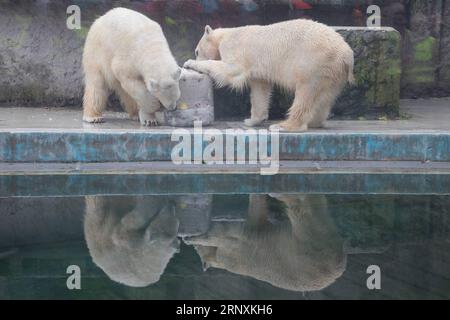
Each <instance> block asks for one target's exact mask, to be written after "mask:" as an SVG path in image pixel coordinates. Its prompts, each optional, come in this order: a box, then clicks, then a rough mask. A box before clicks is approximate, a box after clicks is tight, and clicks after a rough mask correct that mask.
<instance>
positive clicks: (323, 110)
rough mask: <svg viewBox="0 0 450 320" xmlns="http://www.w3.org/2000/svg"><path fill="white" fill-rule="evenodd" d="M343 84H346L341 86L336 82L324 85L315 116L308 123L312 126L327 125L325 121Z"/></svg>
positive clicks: (321, 126)
mask: <svg viewBox="0 0 450 320" xmlns="http://www.w3.org/2000/svg"><path fill="white" fill-rule="evenodd" d="M343 86H344V85H341V86H339V85H337V84H336V83H333V84H331V85H328V86H326V85H325V86H324V87H323V90H321V93H320V96H319V98H318V101H317V106H316V107H315V111H314V116H313V118H312V120H311V122H310V123H309V124H308V126H309V127H310V128H323V127H325V121H326V120H327V119H328V116H329V115H330V111H331V108H332V107H333V105H334V103H335V101H336V99H337V97H338V96H339V94H340V92H341V91H342V88H343Z"/></svg>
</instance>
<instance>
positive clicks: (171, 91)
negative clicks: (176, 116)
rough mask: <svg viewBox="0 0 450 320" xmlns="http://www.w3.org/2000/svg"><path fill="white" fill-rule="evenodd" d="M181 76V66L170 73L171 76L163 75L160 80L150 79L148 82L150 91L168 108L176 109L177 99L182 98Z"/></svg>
mask: <svg viewBox="0 0 450 320" xmlns="http://www.w3.org/2000/svg"><path fill="white" fill-rule="evenodd" d="M180 76H181V68H179V67H177V69H176V70H175V71H174V72H172V73H171V74H169V76H166V77H162V78H161V79H159V80H156V79H153V78H151V79H149V80H148V81H147V83H146V85H147V89H148V91H150V93H151V94H152V95H153V96H154V97H156V98H157V99H158V100H159V101H160V102H161V104H162V105H163V106H164V108H166V109H167V110H175V108H176V107H177V101H178V100H179V99H180V96H181V92H180V85H179V81H180Z"/></svg>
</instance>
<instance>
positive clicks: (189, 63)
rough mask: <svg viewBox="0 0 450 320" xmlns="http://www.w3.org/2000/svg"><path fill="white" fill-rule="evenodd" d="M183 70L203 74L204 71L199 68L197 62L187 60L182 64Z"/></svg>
mask: <svg viewBox="0 0 450 320" xmlns="http://www.w3.org/2000/svg"><path fill="white" fill-rule="evenodd" d="M183 68H185V69H190V70H194V71H197V72H199V73H205V70H203V69H201V68H200V67H199V64H198V61H196V60H192V59H189V60H188V61H186V62H185V63H184V64H183Z"/></svg>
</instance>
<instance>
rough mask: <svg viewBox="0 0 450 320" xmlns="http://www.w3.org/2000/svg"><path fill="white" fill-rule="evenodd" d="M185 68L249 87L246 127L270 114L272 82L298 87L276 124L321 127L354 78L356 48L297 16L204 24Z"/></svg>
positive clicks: (223, 82)
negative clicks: (213, 25)
mask: <svg viewBox="0 0 450 320" xmlns="http://www.w3.org/2000/svg"><path fill="white" fill-rule="evenodd" d="M195 53H196V56H197V59H196V60H188V61H186V62H185V64H184V67H185V68H189V69H193V70H196V71H199V72H202V73H206V74H208V75H210V76H211V77H212V78H213V79H214V80H215V82H216V84H217V85H218V86H225V85H226V86H231V87H232V88H235V89H242V88H243V87H245V86H248V87H249V88H250V90H251V93H250V98H251V99H250V100H251V117H250V119H246V120H245V124H246V125H247V126H256V125H259V124H260V123H262V122H263V121H264V120H267V118H268V114H269V113H268V110H269V103H270V96H271V90H272V85H273V84H275V85H278V86H280V87H282V88H285V89H287V90H290V91H295V98H294V102H293V104H292V106H291V107H290V109H289V117H288V119H287V120H285V121H284V122H282V123H280V124H277V125H273V127H274V128H279V129H281V130H288V131H294V130H298V131H306V130H307V129H308V127H311V128H315V127H323V126H324V122H325V120H326V119H327V117H328V115H329V113H330V110H331V107H332V105H333V103H334V101H335V99H336V98H337V96H338V95H339V94H340V92H341V91H342V89H343V88H344V86H345V84H346V83H347V82H350V83H353V82H354V77H353V60H354V57H353V50H352V49H351V48H350V46H349V45H348V44H347V43H346V42H345V40H344V39H343V38H342V36H341V35H340V34H338V33H337V32H336V31H334V30H333V29H332V28H330V27H328V26H326V25H324V24H321V23H318V22H314V21H310V20H304V19H297V20H291V21H285V22H280V23H275V24H272V25H267V26H257V25H254V26H244V27H238V28H219V29H215V30H213V29H212V28H211V27H210V26H206V27H205V32H204V34H203V37H202V38H201V39H200V41H199V43H198V45H197V48H196V50H195Z"/></svg>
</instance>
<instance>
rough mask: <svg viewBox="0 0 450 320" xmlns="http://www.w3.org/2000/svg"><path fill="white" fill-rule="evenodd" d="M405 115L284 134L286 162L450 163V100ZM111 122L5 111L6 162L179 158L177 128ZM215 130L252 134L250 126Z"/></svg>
mask: <svg viewBox="0 0 450 320" xmlns="http://www.w3.org/2000/svg"><path fill="white" fill-rule="evenodd" d="M402 113H403V118H404V120H397V121H329V122H328V124H327V127H326V128H325V129H320V130H310V131H308V132H306V133H295V132H294V133H282V134H280V160H289V161H450V99H448V98H447V99H432V100H407V101H402ZM106 121H107V122H106V123H104V124H87V123H83V122H82V120H81V111H80V110H73V109H72V110H68V109H33V108H1V109H0V161H2V162H139V161H170V160H171V157H170V154H171V151H172V148H173V146H174V145H176V144H177V143H178V141H171V134H172V132H173V129H174V128H171V127H156V128H148V127H141V126H140V124H139V123H138V122H134V121H131V120H128V119H127V118H126V115H125V114H123V113H107V114H106ZM212 127H214V128H218V129H225V128H241V129H244V130H245V129H247V128H246V127H245V126H244V125H243V122H217V123H215V124H214V126H212ZM205 128H206V127H205ZM265 128H267V126H266V127H265ZM190 130H191V131H192V129H190ZM247 142H248V141H247Z"/></svg>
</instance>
